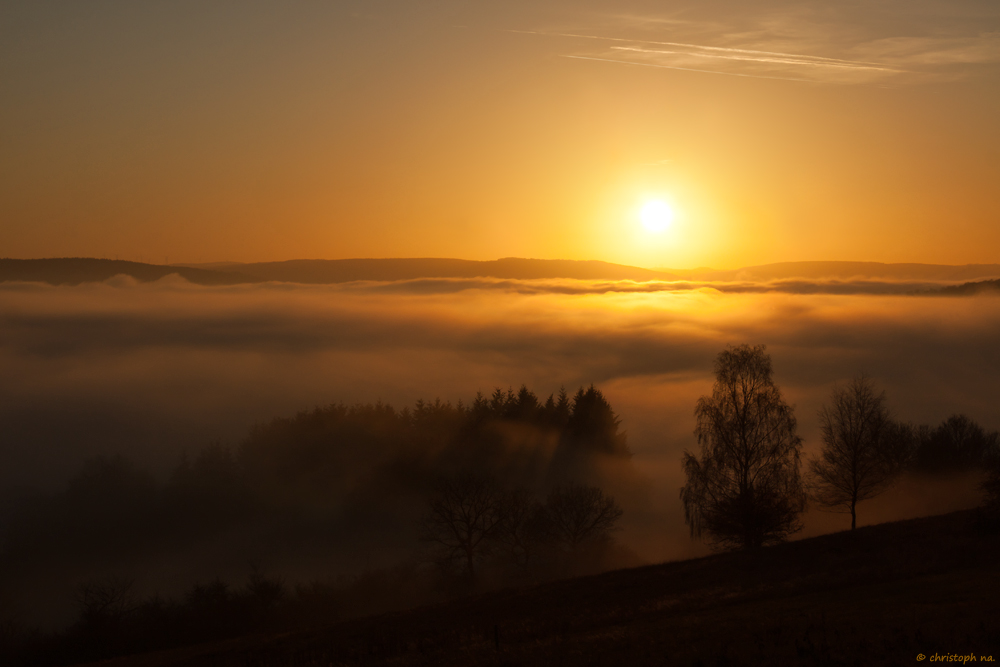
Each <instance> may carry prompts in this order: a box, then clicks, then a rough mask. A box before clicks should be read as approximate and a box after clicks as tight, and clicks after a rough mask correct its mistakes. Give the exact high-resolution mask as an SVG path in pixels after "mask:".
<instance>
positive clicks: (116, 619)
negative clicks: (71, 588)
mask: <svg viewBox="0 0 1000 667" xmlns="http://www.w3.org/2000/svg"><path fill="white" fill-rule="evenodd" d="M76 606H77V608H78V609H79V612H80V621H79V622H80V625H81V626H82V627H84V628H86V629H87V630H90V631H95V630H96V631H104V630H107V629H109V628H112V627H116V626H117V625H118V624H120V623H121V622H122V621H124V620H125V618H126V617H127V616H128V615H129V614H131V613H132V612H133V611H135V609H136V607H137V606H138V603H137V601H136V598H135V595H134V594H133V592H132V580H131V579H123V578H121V577H114V576H110V577H105V578H102V579H94V580H91V581H87V582H85V583H82V584H80V585H79V586H78V587H77V589H76Z"/></svg>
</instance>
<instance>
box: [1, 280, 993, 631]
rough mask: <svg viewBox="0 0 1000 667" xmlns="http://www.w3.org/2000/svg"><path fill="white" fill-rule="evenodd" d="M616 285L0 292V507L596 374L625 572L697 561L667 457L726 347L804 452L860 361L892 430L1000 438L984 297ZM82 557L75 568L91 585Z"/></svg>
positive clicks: (947, 487)
mask: <svg viewBox="0 0 1000 667" xmlns="http://www.w3.org/2000/svg"><path fill="white" fill-rule="evenodd" d="M631 285H632V287H629V288H628V289H626V288H624V287H621V286H619V287H615V288H608V284H607V283H599V282H596V281H594V282H590V281H566V280H563V281H500V280H495V281H494V280H481V281H475V280H473V281H406V282H404V283H347V284H342V285H314V286H304V285H292V284H285V283H264V284H258V285H242V286H223V287H206V286H197V285H192V284H189V283H187V282H185V281H183V280H181V279H178V278H176V277H170V278H166V279H163V280H160V281H158V282H155V283H143V284H137V283H136V282H135V281H133V280H131V279H128V278H122V277H119V278H115V279H112V280H110V281H108V282H106V283H96V284H94V283H92V284H84V285H79V286H75V287H52V286H48V285H41V284H33V283H3V284H0V368H2V369H3V383H2V384H0V438H2V440H0V502H2V503H3V507H2V509H3V516H10V515H13V514H14V513H16V509H17V508H18V507H21V506H22V505H23V503H24V502H25V500H24V499H25V498H38V497H48V496H51V495H52V494H58V493H61V492H62V491H63V490H64V488H65V485H66V483H67V481H68V480H70V479H71V478H73V477H74V476H76V475H78V474H79V473H80V471H81V470H82V469H83V467H84V465H85V462H86V461H88V460H89V459H91V458H92V457H93V456H95V455H105V456H113V455H119V454H120V455H122V456H123V457H125V459H127V461H129V462H130V463H131V464H132V465H134V467H135V469H136V470H138V471H145V472H148V473H149V475H151V477H150V479H151V483H153V484H162V483H165V482H166V481H167V480H168V478H169V476H170V475H171V473H172V471H174V470H175V468H176V466H177V465H178V463H179V462H180V461H181V459H182V457H183V456H188V457H195V456H197V454H198V452H200V451H202V450H203V449H204V448H205V447H206V446H207V445H209V444H210V443H213V442H221V443H223V444H224V445H231V446H233V447H236V446H238V445H239V444H240V443H241V442H243V441H244V440H245V439H246V438H247V437H248V435H249V434H250V433H251V429H252V428H253V427H254V425H255V424H265V423H268V422H270V421H271V420H272V419H273V418H275V417H281V416H284V417H291V416H293V415H295V414H296V413H298V412H300V411H303V410H311V409H312V408H313V407H314V406H329V405H331V404H339V403H343V404H346V405H353V404H356V403H375V402H378V401H381V402H382V403H384V404H390V405H392V406H394V407H395V408H396V409H402V408H404V407H408V408H410V409H412V408H413V406H414V404H415V402H416V401H417V400H419V399H423V400H425V401H432V402H433V401H434V400H435V399H440V400H441V401H444V402H448V403H451V404H453V405H457V403H458V402H459V401H462V402H463V403H464V404H465V405H468V404H470V403H471V401H473V400H474V398H475V396H476V394H477V392H482V393H484V394H487V395H488V394H490V393H491V392H492V391H493V390H494V388H496V387H501V388H503V389H505V390H506V389H507V388H508V387H513V388H514V390H515V391H516V390H517V388H518V387H520V386H521V385H522V384H523V385H526V386H527V387H528V388H529V389H531V390H532V391H534V392H536V393H537V394H538V395H539V398H540V399H542V400H544V399H545V398H546V397H547V396H548V395H549V394H550V393H552V394H557V395H558V392H559V390H560V388H561V387H565V388H566V390H567V391H568V392H569V393H570V395H571V396H572V394H573V393H574V392H575V391H576V390H577V388H578V387H588V386H590V385H591V384H593V385H595V386H596V387H597V388H599V389H600V390H601V391H602V392H603V394H604V396H605V397H606V398H607V399H608V401H609V403H610V404H611V406H613V408H614V410H615V412H616V413H617V414H618V416H619V417H620V418H621V428H622V429H623V430H624V431H626V432H627V437H628V446H629V448H630V450H631V452H632V453H633V456H632V458H631V460H630V461H629V462H628V466H629V471H628V472H627V473H621V472H616V473H614V474H610V473H609V477H608V479H609V480H611V481H609V482H608V484H610V485H611V486H610V487H609V488H608V491H609V492H610V493H612V494H617V495H618V497H619V500H620V502H621V505H622V507H623V509H624V510H625V513H624V516H623V518H622V521H621V526H622V528H623V530H622V531H621V532H620V533H618V535H617V538H618V540H619V541H620V542H621V543H622V544H624V545H625V546H626V547H628V548H629V549H631V550H633V551H634V552H635V553H637V554H638V556H639V557H640V558H641V559H643V560H646V561H662V560H666V559H676V558H684V557H689V556H693V555H699V554H703V553H706V552H707V549H706V547H705V546H704V545H703V544H702V543H700V542H692V541H691V539H690V538H689V536H688V532H687V527H686V526H685V525H684V522H683V514H682V509H681V505H680V501H679V500H678V491H679V488H680V486H681V485H682V484H683V474H682V471H681V467H680V458H681V454H682V452H683V451H684V450H685V449H692V450H693V449H694V448H695V447H696V442H695V440H694V436H693V429H694V417H693V410H694V405H695V401H696V400H697V398H698V397H699V396H701V395H703V394H707V393H709V392H710V390H711V385H712V382H713V376H712V367H713V360H714V358H715V356H716V354H717V353H718V352H719V351H720V350H722V349H724V348H725V346H727V345H730V344H732V345H737V344H741V343H752V344H759V343H763V344H766V345H767V351H768V353H769V354H770V355H771V358H772V359H773V362H774V368H775V380H776V382H777V383H778V385H779V386H780V387H781V388H782V390H783V391H784V394H785V397H786V399H787V400H788V401H789V402H790V403H792V404H794V405H795V406H796V411H795V414H796V416H797V418H798V421H799V432H800V434H801V435H802V436H803V437H804V439H805V443H806V444H805V447H806V453H807V454H809V453H810V452H812V451H815V450H816V449H818V446H819V444H820V443H819V430H818V420H817V417H816V415H817V411H818V410H819V408H820V406H821V405H822V404H823V402H824V401H825V400H826V399H827V397H828V396H829V394H830V391H831V389H832V388H833V387H834V386H835V385H836V384H838V383H843V382H845V381H847V380H848V379H849V378H851V377H852V376H854V375H856V374H857V373H859V372H861V371H864V372H866V373H867V374H869V375H870V376H872V377H873V378H874V380H875V381H876V383H877V384H878V385H879V386H880V387H881V388H883V389H885V390H886V392H887V394H888V401H889V406H890V407H891V408H892V409H893V411H894V413H895V416H896V417H897V419H900V420H903V421H909V422H913V423H917V424H937V423H939V422H941V421H942V420H944V419H945V418H946V417H948V416H949V415H951V414H953V413H964V414H967V415H969V416H970V417H971V418H973V419H975V420H976V421H978V422H979V423H981V424H983V425H984V426H986V427H987V428H991V429H992V428H996V427H997V426H998V425H1000V403H998V401H997V396H998V395H1000V376H998V374H997V373H996V369H997V368H1000V363H998V362H1000V347H998V346H997V345H996V341H997V337H996V332H997V331H1000V298H996V297H993V296H987V295H983V296H978V297H963V298H942V297H932V296H912V295H900V294H892V293H886V292H888V291H894V290H895V288H894V290H886V289H882V290H873V289H867V288H864V289H862V288H857V287H854V288H851V289H846V290H845V289H841V288H837V289H826V288H824V289H804V288H796V289H791V288H789V289H782V290H779V291H775V290H774V289H773V286H772V287H771V288H768V287H767V286H759V289H758V288H756V287H752V286H751V287H746V288H741V289H730V288H728V287H726V286H723V285H719V286H718V287H721V288H722V289H715V288H713V287H711V286H706V285H701V284H699V285H692V286H688V287H687V288H685V289H673V290H663V289H653V288H652V287H648V286H647V287H644V286H643V284H642V283H631ZM862 287H864V286H862ZM844 291H848V292H851V293H848V294H843V293H837V292H844ZM898 291H902V290H898ZM907 291H908V290H907ZM831 292H832V293H831ZM350 472H351V471H350V470H347V471H345V474H348V475H349V474H350ZM614 479H617V480H618V483H616V482H614V481H613V480H614ZM622 480H627V481H622ZM977 484H978V481H977V479H976V478H975V476H974V475H971V474H969V475H955V476H953V477H950V478H940V477H935V478H929V477H928V478H923V477H920V476H916V475H908V476H906V477H904V478H902V479H901V480H900V481H899V482H898V483H897V484H896V486H895V487H894V488H892V489H890V491H888V492H887V493H886V494H884V495H883V496H881V497H879V498H877V499H875V500H872V501H867V502H866V503H863V504H862V505H861V506H860V508H859V517H858V518H859V525H864V524H868V523H874V522H879V521H886V520H892V519H897V518H904V517H910V516H919V515H924V514H932V513H938V512H944V511H948V510H951V509H958V508H962V507H969V506H974V505H975V504H977V502H978V490H977ZM410 502H411V504H413V505H419V498H418V497H417V496H414V498H413V500H412V501H410ZM413 512H414V514H415V515H418V514H419V513H420V508H419V507H415V508H414V509H413ZM805 523H806V529H805V530H804V531H803V533H801V535H813V534H818V533H821V532H828V531H831V530H839V529H844V528H846V527H848V526H849V520H847V519H845V518H844V516H843V515H838V514H828V513H822V512H818V511H812V512H810V513H809V514H808V515H807V516H806V521H805ZM39 530H42V531H44V530H46V527H45V526H42V527H40V528H39ZM374 530H375V532H377V528H376V529H374ZM231 537H232V539H233V540H243V541H245V548H244V549H242V551H239V553H241V554H242V556H241V558H240V559H239V562H233V561H235V560H237V558H236V557H235V556H233V553H234V549H233V548H232V547H233V545H232V544H231V543H229V542H227V539H229V537H227V535H213V536H211V538H210V539H208V538H207V539H206V541H205V542H204V543H203V544H201V545H200V546H199V548H198V549H197V550H195V551H191V552H190V553H186V554H175V555H174V556H173V557H172V558H173V559H172V560H171V561H170V562H169V563H164V562H159V561H157V559H156V554H152V555H149V557H148V558H147V559H146V560H144V561H142V562H141V563H140V562H138V561H137V562H136V563H133V564H132V568H133V569H132V571H131V572H130V573H129V574H130V575H132V576H134V577H135V578H136V581H137V584H140V585H143V586H145V587H146V589H153V588H159V589H161V590H164V591H170V590H174V589H176V590H179V589H181V588H183V587H184V586H187V585H189V584H190V583H191V582H192V581H193V580H194V579H196V578H199V577H200V578H206V577H212V576H215V575H216V574H219V575H224V574H227V573H231V572H242V571H243V570H246V569H247V567H248V566H247V562H248V561H249V560H252V559H258V558H259V557H263V558H264V559H265V560H266V558H267V557H268V556H267V554H266V553H265V554H263V556H261V554H257V553H255V552H254V547H253V536H252V535H249V534H247V533H246V532H242V533H240V534H239V535H234V536H231ZM317 539H319V540H320V541H322V539H320V538H317ZM378 545H379V542H378V540H375V539H373V540H370V541H369V542H367V543H364V544H343V545H339V546H337V549H339V550H340V551H341V552H343V557H342V558H340V559H338V560H336V561H334V560H333V559H331V560H330V561H329V563H326V564H324V563H319V564H317V563H312V564H310V565H309V567H308V568H306V567H305V566H303V569H302V576H310V577H314V576H317V573H320V572H322V571H323V569H324V568H326V569H327V570H328V572H329V576H331V577H332V576H336V575H338V574H346V573H350V572H351V571H352V570H353V571H357V570H358V569H359V568H363V567H365V566H366V565H370V566H383V565H385V564H386V563H388V562H391V561H392V560H393V559H405V558H408V557H409V556H408V554H406V553H404V552H405V549H402V548H398V544H394V545H393V548H392V550H391V552H388V551H387V552H384V553H383V552H380V551H379V548H380V547H379V546H378ZM387 548H388V547H387ZM414 548H416V545H414ZM335 550H336V549H334V551H335ZM88 567H89V569H87V570H86V571H82V572H74V573H73V576H74V577H78V578H82V577H86V576H99V575H105V574H109V572H104V571H101V569H100V567H99V566H88ZM306 570H308V571H306ZM283 574H284V576H287V577H289V578H290V579H294V578H295V576H296V573H294V572H286V573H283ZM143 577H145V581H144V580H143ZM72 578H73V577H69V576H67V577H65V578H59V577H52V578H50V582H51V583H50V587H51V590H49V591H46V592H45V593H44V594H40V595H39V596H38V599H39V600H41V599H56V598H58V597H59V595H60V594H64V595H65V596H68V595H69V593H65V590H66V589H67V588H68V589H70V590H71V589H72V586H73V581H71V579H72ZM61 592H62V593H61ZM33 613H34V614H35V615H36V616H38V617H41V616H43V615H44V614H42V613H41V612H39V611H38V610H37V609H36V610H33Z"/></svg>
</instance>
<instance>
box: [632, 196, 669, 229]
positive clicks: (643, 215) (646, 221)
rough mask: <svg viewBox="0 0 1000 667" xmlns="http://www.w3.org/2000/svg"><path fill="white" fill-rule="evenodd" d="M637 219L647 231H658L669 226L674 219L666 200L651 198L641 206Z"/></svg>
mask: <svg viewBox="0 0 1000 667" xmlns="http://www.w3.org/2000/svg"><path fill="white" fill-rule="evenodd" d="M639 219H640V220H642V226H643V227H645V228H646V229H647V230H648V231H651V232H656V233H659V232H663V231H666V229H667V228H668V227H670V223H671V222H673V220H674V211H673V209H672V208H670V206H669V205H668V204H667V203H666V202H664V201H661V200H659V199H653V200H651V201H648V202H646V204H645V205H644V206H643V207H642V210H641V211H640V212H639Z"/></svg>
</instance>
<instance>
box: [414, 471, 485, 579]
mask: <svg viewBox="0 0 1000 667" xmlns="http://www.w3.org/2000/svg"><path fill="white" fill-rule="evenodd" d="M503 501H504V492H503V490H502V489H501V488H500V487H499V486H497V484H496V482H495V481H494V480H493V479H492V478H491V477H483V476H479V475H472V474H464V475H459V476H456V477H446V478H442V479H440V480H439V481H438V483H437V484H436V485H435V489H434V492H433V495H432V496H431V499H430V503H429V504H430V511H429V512H428V513H427V515H426V516H425V517H424V520H423V526H422V531H421V538H422V539H423V540H425V541H427V542H432V543H435V544H437V545H438V546H439V547H440V548H441V550H442V555H443V558H444V560H446V561H448V562H453V563H460V567H461V568H462V569H463V570H464V571H465V573H466V574H467V575H468V577H469V579H470V580H474V579H475V576H476V563H477V562H478V561H480V560H482V559H483V557H484V556H486V555H487V554H488V553H489V551H490V547H491V546H492V545H491V541H492V538H493V537H494V536H495V535H496V533H497V532H498V531H499V529H500V522H501V518H502V508H503Z"/></svg>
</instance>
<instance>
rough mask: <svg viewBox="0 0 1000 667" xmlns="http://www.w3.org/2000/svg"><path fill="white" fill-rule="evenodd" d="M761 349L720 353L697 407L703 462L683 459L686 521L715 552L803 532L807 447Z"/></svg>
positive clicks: (743, 347) (691, 457)
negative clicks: (803, 451) (803, 459)
mask: <svg viewBox="0 0 1000 667" xmlns="http://www.w3.org/2000/svg"><path fill="white" fill-rule="evenodd" d="M764 350H765V348H764V346H763V345H758V346H753V347H751V346H750V345H741V346H739V347H735V348H734V347H730V348H729V349H727V350H725V351H723V352H721V353H720V354H719V356H718V357H717V359H716V362H715V378H716V380H715V385H714V387H713V389H712V395H711V396H702V397H701V398H700V399H698V405H697V407H696V408H695V416H696V418H697V427H696V428H695V435H697V436H698V444H699V445H701V457H700V458H699V457H696V456H695V455H694V454H691V453H690V452H685V453H684V458H683V465H684V471H685V473H686V474H687V484H685V485H684V487H683V488H682V489H681V494H680V495H681V501H682V502H683V503H684V516H685V520H686V521H687V523H688V525H689V526H690V527H691V535H692V536H694V537H698V536H701V535H703V534H705V533H707V534H708V535H709V536H710V537H711V541H712V543H713V545H714V546H720V547H727V546H728V547H733V546H735V547H744V548H748V547H759V546H762V545H764V544H770V543H773V542H778V541H781V540H783V539H784V538H785V537H787V536H788V535H790V534H791V533H794V532H796V531H798V530H800V529H801V528H802V524H801V521H800V520H799V515H800V514H801V513H802V510H803V509H805V502H806V494H805V491H804V490H803V487H802V481H801V478H800V476H799V458H800V452H801V448H802V439H801V438H799V437H798V436H797V435H796V434H795V426H796V423H795V417H794V415H793V413H792V407H791V406H789V405H788V404H787V403H785V401H784V399H782V397H781V391H780V390H779V389H778V387H777V386H775V384H774V381H773V380H772V374H773V371H772V369H771V358H770V357H769V356H768V355H767V354H766V353H765V351H764Z"/></svg>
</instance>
